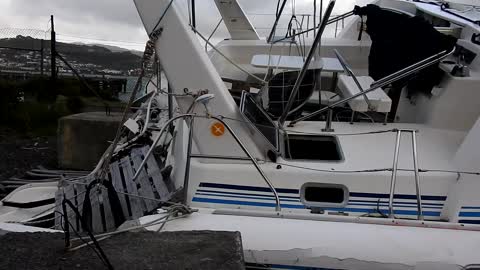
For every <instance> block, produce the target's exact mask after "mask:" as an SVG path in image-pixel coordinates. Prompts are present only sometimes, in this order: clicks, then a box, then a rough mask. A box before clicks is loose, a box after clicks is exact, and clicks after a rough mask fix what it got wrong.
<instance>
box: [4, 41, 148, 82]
mask: <svg viewBox="0 0 480 270" xmlns="http://www.w3.org/2000/svg"><path fill="white" fill-rule="evenodd" d="M43 45H44V68H45V70H48V69H50V60H49V59H50V41H44V44H43ZM2 46H3V47H15V48H23V49H40V48H41V40H39V39H34V38H31V37H25V36H17V37H16V38H7V39H0V47H2ZM57 51H58V53H59V54H61V55H62V56H63V57H64V58H65V59H67V61H68V62H69V63H70V64H71V65H72V66H74V68H75V69H77V70H79V71H80V73H87V74H102V73H106V74H109V73H112V74H117V75H136V73H137V72H138V68H139V67H140V64H141V56H140V55H138V54H137V53H132V52H131V51H129V50H126V49H123V48H119V47H115V46H108V45H101V44H98V45H90V44H88V45H86V44H78V43H77V44H72V43H63V42H57ZM40 59H41V57H40V53H34V52H29V51H23V50H10V49H0V69H18V70H32V71H33V70H35V71H36V70H37V69H38V70H39V67H40ZM57 63H59V65H58V66H59V68H60V69H61V70H60V72H69V71H68V69H67V68H66V67H65V66H64V65H63V64H62V63H60V62H59V61H58V62H57Z"/></svg>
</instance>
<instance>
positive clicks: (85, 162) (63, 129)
mask: <svg viewBox="0 0 480 270" xmlns="http://www.w3.org/2000/svg"><path fill="white" fill-rule="evenodd" d="M121 119H122V114H121V113H111V115H105V113H104V112H87V113H79V114H74V115H69V116H65V117H62V118H61V119H60V120H59V123H58V132H57V133H58V134H57V135H58V164H59V166H60V167H61V168H65V169H76V170H92V169H93V168H94V167H95V165H96V164H97V162H98V161H99V159H100V157H101V156H102V155H103V153H104V152H105V150H106V149H107V148H108V146H109V145H110V143H109V142H108V141H112V140H113V139H114V137H115V133H116V131H117V128H118V125H119V123H120V121H121Z"/></svg>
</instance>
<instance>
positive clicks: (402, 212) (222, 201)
mask: <svg viewBox="0 0 480 270" xmlns="http://www.w3.org/2000/svg"><path fill="white" fill-rule="evenodd" d="M192 201H194V202H202V203H218V204H229V205H245V206H259V207H275V203H266V202H253V201H236V200H225V199H212V198H198V197H194V198H193V199H192ZM280 206H281V207H282V208H292V209H305V206H303V205H294V204H285V203H280ZM325 210H329V211H338V212H354V213H376V212H377V209H365V208H326V209H325ZM379 211H380V212H382V213H384V214H388V211H387V210H386V209H379ZM394 214H397V215H417V214H418V212H417V211H415V210H394ZM423 215H424V216H432V217H438V216H440V212H434V211H423Z"/></svg>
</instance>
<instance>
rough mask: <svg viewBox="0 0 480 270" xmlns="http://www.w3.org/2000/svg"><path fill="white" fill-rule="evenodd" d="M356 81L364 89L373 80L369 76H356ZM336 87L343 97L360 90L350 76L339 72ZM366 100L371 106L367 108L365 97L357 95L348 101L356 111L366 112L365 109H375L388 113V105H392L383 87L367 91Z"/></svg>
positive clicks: (368, 86)
mask: <svg viewBox="0 0 480 270" xmlns="http://www.w3.org/2000/svg"><path fill="white" fill-rule="evenodd" d="M356 78H357V80H358V82H359V83H360V85H361V86H362V88H363V89H364V90H366V89H368V88H370V85H371V84H372V83H373V82H374V81H373V79H372V77H370V76H356ZM338 89H339V90H340V92H341V93H342V95H343V97H344V98H348V97H351V96H353V95H355V94H358V93H360V92H361V90H360V89H359V88H358V86H357V84H355V81H354V80H353V78H352V77H351V76H348V75H344V74H341V75H339V77H338ZM367 97H368V100H369V101H370V104H371V106H372V108H370V110H369V108H368V104H367V102H366V101H365V97H364V96H363V95H362V96H358V97H356V98H354V99H352V100H350V101H349V102H348V105H350V108H351V109H352V110H353V111H356V112H367V111H375V112H381V113H388V112H390V107H391V106H392V100H391V99H390V98H389V97H388V96H387V94H386V93H385V91H383V89H381V88H378V89H377V90H374V91H372V92H369V93H367Z"/></svg>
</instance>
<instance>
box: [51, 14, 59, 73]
mask: <svg viewBox="0 0 480 270" xmlns="http://www.w3.org/2000/svg"><path fill="white" fill-rule="evenodd" d="M50 22H51V32H50V34H51V36H50V38H51V40H50V58H51V59H50V61H51V63H50V68H51V79H52V81H55V80H56V79H57V65H56V61H55V60H56V57H57V49H56V46H55V45H56V44H55V43H56V41H55V23H54V22H53V15H51V16H50Z"/></svg>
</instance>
